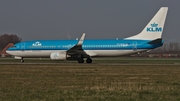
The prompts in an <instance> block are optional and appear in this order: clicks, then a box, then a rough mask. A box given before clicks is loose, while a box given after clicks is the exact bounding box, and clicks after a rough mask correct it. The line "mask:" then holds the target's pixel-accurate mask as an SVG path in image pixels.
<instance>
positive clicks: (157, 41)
mask: <svg viewBox="0 0 180 101" xmlns="http://www.w3.org/2000/svg"><path fill="white" fill-rule="evenodd" d="M160 43H162V39H161V38H158V39H155V40H153V41H150V42H148V44H160Z"/></svg>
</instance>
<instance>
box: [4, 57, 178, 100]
mask: <svg viewBox="0 0 180 101" xmlns="http://www.w3.org/2000/svg"><path fill="white" fill-rule="evenodd" d="M3 60H4V59H3ZM127 60H128V59H124V60H123V61H125V62H121V63H120V64H119V62H117V61H116V60H115V61H116V62H115V61H112V60H111V61H109V63H108V62H105V61H108V60H103V59H102V60H98V59H97V60H95V63H93V64H77V63H76V61H74V62H75V63H74V62H71V61H70V62H65V63H62V62H60V63H57V64H8V63H11V62H9V61H8V60H4V61H5V62H6V64H3V63H1V64H0V101H49V100H50V101H179V100H180V65H174V63H178V62H179V60H178V59H175V60H171V61H170V62H169V63H166V62H167V60H165V59H164V60H162V59H161V60H159V61H164V62H162V63H161V64H157V62H158V60H156V61H155V60H148V59H147V60H146V61H147V63H146V64H151V63H154V64H153V65H143V64H145V63H144V62H143V63H142V64H136V65H134V64H135V63H136V62H139V63H141V62H140V61H141V59H139V61H138V60H137V59H134V60H133V59H130V62H128V61H127ZM142 60H143V59H142ZM10 61H11V60H10ZM27 61H28V60H27ZM29 61H35V60H29ZM46 61H47V62H50V61H48V60H46ZM131 61H132V62H131ZM148 61H149V62H148ZM152 61H154V62H152ZM18 62H19V61H18ZM36 62H37V63H40V62H39V61H36ZM101 62H102V63H101ZM103 62H104V63H103ZM126 62H128V63H126ZM13 63H16V61H13ZM53 63H54V62H53ZM55 63H56V62H55ZM127 64H130V65H127ZM167 64H168V65H167Z"/></svg>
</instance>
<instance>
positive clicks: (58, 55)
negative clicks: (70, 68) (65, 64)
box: [50, 52, 67, 60]
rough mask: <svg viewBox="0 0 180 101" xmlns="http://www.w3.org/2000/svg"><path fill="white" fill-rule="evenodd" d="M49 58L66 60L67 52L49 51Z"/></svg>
mask: <svg viewBox="0 0 180 101" xmlns="http://www.w3.org/2000/svg"><path fill="white" fill-rule="evenodd" d="M50 58H51V60H67V54H66V52H59V53H58V52H57V53H51V55H50Z"/></svg>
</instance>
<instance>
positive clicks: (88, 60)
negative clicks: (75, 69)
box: [78, 58, 92, 63]
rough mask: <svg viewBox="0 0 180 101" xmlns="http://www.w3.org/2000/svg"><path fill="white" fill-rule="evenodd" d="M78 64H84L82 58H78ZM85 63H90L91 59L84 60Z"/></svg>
mask: <svg viewBox="0 0 180 101" xmlns="http://www.w3.org/2000/svg"><path fill="white" fill-rule="evenodd" d="M78 63H84V59H83V58H79V59H78ZM86 63H92V59H91V58H87V59H86Z"/></svg>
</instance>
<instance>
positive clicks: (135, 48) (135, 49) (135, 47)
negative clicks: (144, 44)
mask: <svg viewBox="0 0 180 101" xmlns="http://www.w3.org/2000/svg"><path fill="white" fill-rule="evenodd" d="M132 48H133V51H137V42H136V41H134V42H133V45H132Z"/></svg>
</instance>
